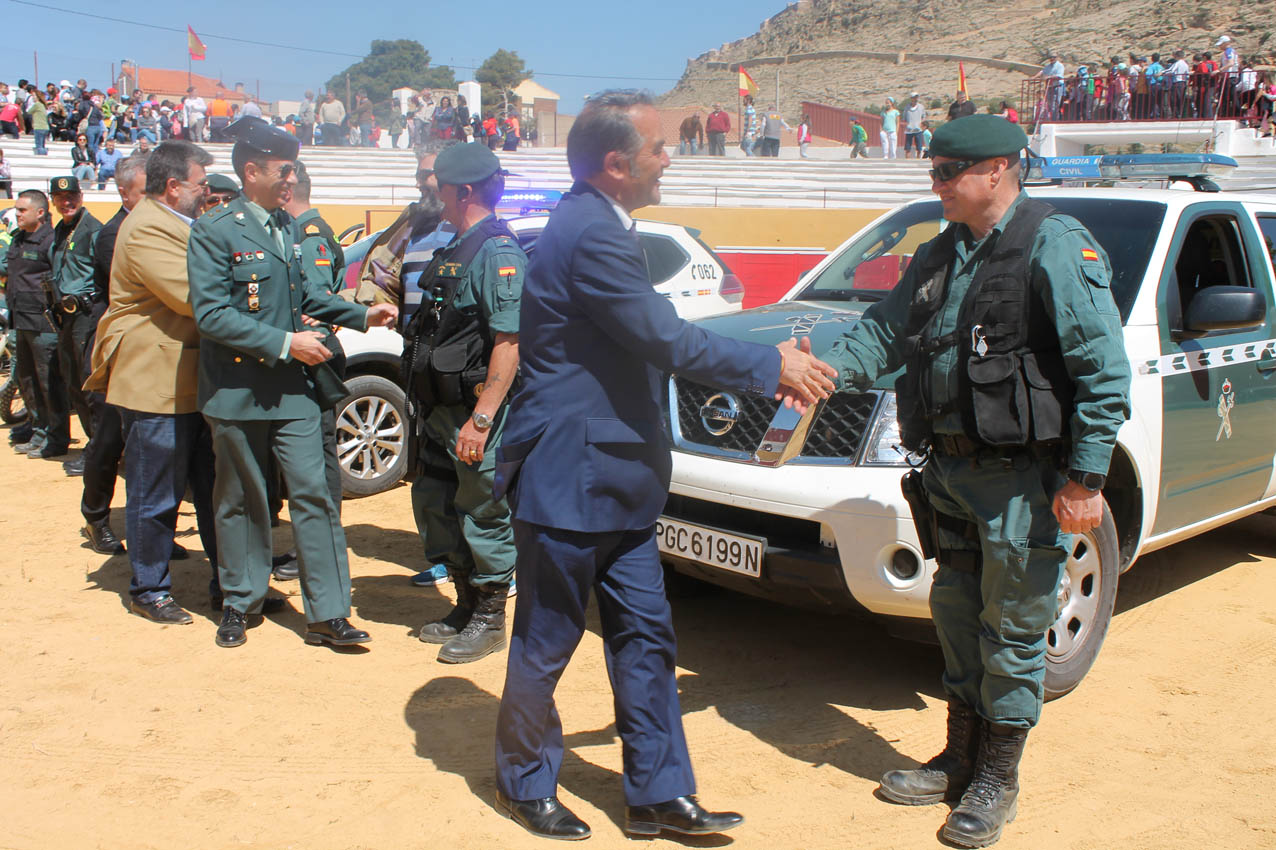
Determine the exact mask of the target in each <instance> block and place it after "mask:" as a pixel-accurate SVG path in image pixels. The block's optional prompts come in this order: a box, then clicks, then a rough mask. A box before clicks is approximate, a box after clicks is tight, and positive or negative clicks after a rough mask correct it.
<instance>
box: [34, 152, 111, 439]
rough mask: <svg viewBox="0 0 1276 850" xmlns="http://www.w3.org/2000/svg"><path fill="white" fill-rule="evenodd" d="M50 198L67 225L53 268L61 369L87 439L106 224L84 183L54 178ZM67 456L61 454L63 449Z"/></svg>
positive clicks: (53, 251)
mask: <svg viewBox="0 0 1276 850" xmlns="http://www.w3.org/2000/svg"><path fill="white" fill-rule="evenodd" d="M49 196H50V200H51V201H52V202H53V206H54V207H55V208H56V209H57V211H58V213H59V214H60V215H61V216H62V220H61V221H59V222H58V223H57V226H55V227H54V228H53V246H52V247H51V248H50V251H49V264H50V266H51V267H52V271H53V288H54V291H55V292H56V293H57V296H58V303H57V309H58V310H59V311H60V312H61V313H62V320H61V321H62V327H61V329H60V330H59V331H58V366H59V368H61V370H62V381H63V383H64V384H65V385H66V389H67V393H68V395H69V397H70V401H71V407H72V408H74V410H75V412H76V413H77V414H78V415H79V417H80V426H81V427H82V428H83V429H84V433H85V434H87V435H89V436H92V435H93V410H92V407H91V405H90V403H89V397H88V394H87V393H85V392H84V379H85V378H86V377H88V376H87V375H85V374H83V371H84V362H85V354H86V353H87V352H88V351H89V350H91V348H92V344H93V332H94V330H96V329H97V320H98V318H100V317H101V315H102V303H103V300H104V296H103V294H102V293H101V292H100V291H99V290H98V288H97V287H96V286H94V283H93V279H94V271H93V255H94V251H95V248H96V245H97V235H98V232H99V231H100V230H101V229H102V222H100V221H98V220H97V219H96V218H94V217H93V213H91V212H89V211H88V210H86V209H85V208H84V194H83V193H82V192H81V191H80V181H79V180H77V179H76V178H74V177H54V178H53V179H52V180H51V181H49ZM59 448H60V449H61V451H58V449H59ZM66 448H67V447H66V446H65V445H61V446H60V445H58V444H57V443H54V442H53V441H50V442H49V445H47V446H45V447H44V449H42V450H41V451H40V452H38V453H35V454H33V455H32V457H54V456H55V455H61V454H66Z"/></svg>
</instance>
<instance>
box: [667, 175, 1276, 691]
mask: <svg viewBox="0 0 1276 850" xmlns="http://www.w3.org/2000/svg"><path fill="white" fill-rule="evenodd" d="M1075 163H1076V158H1073V168H1074V170H1075ZM1033 164H1034V167H1033V169H1031V170H1030V173H1029V175H1030V176H1029V179H1031V178H1032V177H1033V176H1045V177H1049V176H1051V171H1050V169H1051V168H1052V165H1051V163H1050V162H1049V161H1048V160H1034V161H1033ZM1234 166H1235V163H1234V162H1233V161H1232V160H1228V159H1226V158H1224V157H1218V156H1210V155H1205V156H1199V155H1198V156H1188V155H1178V156H1174V155H1167V156H1152V157H1093V158H1090V159H1088V160H1087V161H1086V163H1085V168H1086V169H1087V171H1086V173H1084V174H1083V175H1081V176H1089V177H1091V178H1095V179H1098V178H1104V179H1107V180H1108V181H1109V182H1110V183H1112V184H1113V185H1112V186H1111V187H1109V188H1088V187H1086V186H1080V187H1077V188H1065V187H1055V188H1040V189H1038V188H1033V187H1030V188H1029V192H1030V194H1031V195H1033V196H1034V197H1037V198H1041V199H1043V200H1046V201H1048V202H1049V203H1051V204H1053V205H1054V206H1055V207H1057V208H1058V209H1059V210H1061V211H1062V212H1064V213H1067V214H1068V215H1071V216H1074V217H1076V218H1077V219H1079V220H1080V221H1081V222H1082V223H1084V224H1085V225H1086V226H1087V227H1089V229H1090V230H1091V232H1093V233H1094V235H1095V237H1096V238H1097V239H1098V240H1099V242H1100V243H1101V244H1102V245H1103V247H1104V249H1105V250H1106V251H1107V253H1108V255H1109V257H1110V258H1111V261H1112V267H1113V280H1112V292H1113V295H1114V296H1115V299H1116V302H1117V305H1118V306H1119V307H1120V310H1121V317H1122V320H1123V325H1124V334H1125V346H1126V350H1127V351H1128V353H1129V357H1130V363H1131V367H1132V372H1133V383H1132V387H1131V402H1132V415H1131V418H1130V420H1129V421H1128V422H1126V423H1125V425H1124V426H1123V427H1122V428H1121V430H1120V433H1119V434H1118V438H1117V448H1116V452H1115V454H1114V457H1113V461H1112V467H1111V470H1110V473H1109V475H1108V480H1107V486H1106V487H1105V488H1104V497H1105V499H1106V502H1107V510H1106V511H1105V516H1104V520H1103V523H1102V524H1101V525H1100V526H1099V528H1098V529H1096V530H1095V531H1094V532H1093V533H1090V534H1085V535H1078V536H1076V537H1075V538H1074V543H1073V549H1072V552H1071V557H1070V558H1069V560H1068V563H1067V568H1066V571H1065V576H1064V579H1063V582H1062V585H1061V587H1060V590H1059V609H1058V619H1057V620H1056V621H1055V623H1054V625H1053V626H1052V627H1051V629H1050V632H1049V635H1048V665H1047V674H1046V689H1047V694H1048V696H1060V695H1062V694H1065V693H1067V692H1068V691H1070V690H1071V689H1072V688H1074V687H1075V686H1076V685H1077V683H1078V682H1080V680H1081V678H1082V677H1083V676H1084V675H1085V674H1086V672H1087V671H1088V670H1089V669H1090V666H1091V664H1092V663H1093V662H1094V659H1095V657H1096V656H1097V654H1098V652H1099V648H1100V646H1101V645H1102V642H1103V638H1104V635H1105V634H1106V631H1107V628H1108V623H1109V620H1110V618H1111V616H1112V610H1113V605H1114V602H1115V597H1116V589H1117V581H1118V577H1119V575H1120V574H1121V573H1122V572H1123V571H1124V570H1127V569H1129V568H1130V566H1131V565H1132V564H1133V563H1134V562H1135V560H1136V559H1137V558H1138V557H1139V556H1140V555H1142V554H1144V553H1147V552H1151V551H1154V550H1156V549H1159V548H1161V547H1164V546H1168V545H1169V544H1171V543H1175V542H1177V541H1179V540H1183V539H1185V538H1187V537H1191V536H1192V535H1195V534H1199V533H1201V532H1203V531H1207V530H1209V529H1211V528H1214V527H1216V526H1219V525H1222V524H1224V523H1227V522H1230V521H1232V520H1234V519H1237V518H1239V517H1243V516H1245V515H1247V514H1251V513H1255V512H1257V511H1260V510H1263V509H1265V508H1268V507H1271V506H1273V505H1276V474H1274V473H1276V296H1274V293H1273V253H1274V252H1276V247H1274V246H1276V196H1270V195H1269V196H1265V197H1264V196H1258V195H1252V194H1239V193H1238V194H1227V193H1220V192H1217V191H1212V190H1213V189H1214V186H1213V184H1212V183H1211V182H1210V180H1209V176H1210V175H1211V174H1225V173H1227V172H1228V171H1230V170H1231V168H1233V167H1234ZM1160 175H1165V176H1169V175H1175V176H1176V177H1180V178H1186V182H1187V183H1188V184H1189V185H1190V186H1191V187H1192V188H1195V189H1197V191H1191V190H1190V189H1189V190H1188V191H1183V190H1177V189H1171V188H1146V187H1134V186H1132V185H1129V184H1128V183H1124V182H1123V181H1122V180H1121V179H1119V178H1127V177H1129V178H1142V179H1144V180H1145V181H1146V180H1149V179H1154V178H1156V177H1158V176H1160ZM1167 183H1168V181H1158V183H1157V186H1158V187H1159V186H1164V185H1167ZM1169 185H1180V183H1178V182H1175V183H1172V184H1169ZM943 226H945V222H944V221H943V220H942V218H941V209H940V204H939V202H938V201H935V200H923V201H915V202H913V203H910V204H907V205H905V206H903V207H900V208H899V209H896V210H894V211H893V212H890V213H888V214H887V215H885V216H883V217H881V218H880V219H878V220H877V221H875V222H873V223H872V224H871V225H869V226H868V227H867V228H866V229H864V230H862V231H861V232H859V233H857V234H856V235H855V236H853V237H852V238H851V239H849V240H848V241H847V242H846V243H844V244H843V245H842V246H841V247H840V248H838V249H837V250H836V251H835V252H834V253H833V254H831V255H830V256H829V257H828V258H826V259H825V260H824V261H823V262H822V263H820V264H819V265H818V266H816V267H815V268H814V269H812V270H811V272H810V273H808V274H807V275H806V276H804V277H803V279H802V280H801V281H800V282H799V283H798V285H797V286H795V287H794V288H793V290H792V291H790V292H789V293H788V294H787V295H785V297H784V299H783V300H782V301H781V302H779V303H776V304H773V305H769V306H766V307H760V308H757V309H753V310H747V311H744V312H741V313H735V314H732V315H728V316H721V317H716V318H710V319H705V320H703V321H701V322H699V324H700V325H701V326H703V327H706V328H709V329H711V330H714V331H717V332H719V333H723V334H725V335H727V336H732V337H735V338H738V339H747V340H752V341H756V342H762V343H768V344H774V343H777V342H780V341H781V340H784V339H787V338H788V337H790V336H799V337H801V336H808V337H810V338H811V343H812V348H813V350H814V351H815V352H816V353H817V354H818V353H819V352H822V351H825V350H827V349H828V348H829V346H831V345H832V343H833V342H834V340H835V339H836V338H837V337H838V336H839V335H840V334H841V333H843V332H844V331H845V330H847V329H848V328H849V327H851V326H852V325H854V324H855V322H857V321H858V320H859V318H860V316H861V315H862V314H863V311H864V310H865V309H866V308H867V307H868V306H869V305H870V304H871V303H873V302H874V301H876V300H878V299H880V298H881V297H882V295H883V294H884V292H885V291H886V290H888V289H890V288H891V287H893V286H894V285H896V284H897V283H898V282H899V280H900V277H901V276H902V274H903V270H904V269H905V268H906V267H907V265H908V261H909V259H910V257H911V255H912V253H913V252H914V250H915V249H916V247H917V246H918V245H919V244H920V243H922V242H924V241H926V240H928V239H930V238H932V237H934V236H935V235H936V234H937V233H939V231H940V229H941V228H942V227H943ZM894 377H895V376H894V375H892V376H889V377H888V378H886V379H883V380H881V381H880V382H879V383H878V384H877V385H876V386H875V387H873V388H872V389H871V390H870V391H868V392H864V393H855V392H850V393H838V394H836V395H834V396H833V397H832V398H831V399H830V400H829V402H828V403H827V404H826V405H825V407H824V408H823V410H822V411H821V412H820V413H819V415H818V418H817V419H816V420H815V421H814V423H813V424H812V425H811V427H810V431H809V434H808V437H807V441H806V443H805V446H804V447H803V448H802V451H801V453H800V455H798V456H797V457H795V458H794V459H792V460H790V461H789V462H788V463H786V464H784V465H781V466H775V465H774V464H773V463H771V462H770V461H769V460H768V459H767V458H766V457H765V455H766V454H767V452H766V451H762V450H760V447H761V449H770V448H772V447H771V446H769V445H767V439H768V435H767V432H768V430H769V429H771V428H772V427H775V426H774V425H773V422H772V420H773V417H775V416H777V407H778V403H777V402H775V401H773V400H771V399H769V398H763V397H760V396H747V395H739V394H734V393H729V392H722V391H720V390H718V389H715V388H712V387H708V386H703V385H700V384H697V383H695V382H693V381H690V380H687V379H685V378H682V377H679V376H676V375H675V376H672V377H671V378H670V380H669V384H668V413H669V418H668V425H669V432H670V437H671V438H672V440H673V444H674V449H675V451H674V466H673V483H672V487H671V493H670V496H669V500H668V504H667V506H666V508H665V513H664V516H663V517H662V518H661V521H660V526H659V528H658V531H659V545H660V548H661V552H662V555H663V557H664V559H665V560H666V563H668V564H669V565H670V566H672V567H673V568H674V569H676V570H677V571H679V572H681V573H684V574H687V575H691V576H694V577H697V578H700V579H703V580H707V581H709V582H712V583H715V584H719V585H723V586H726V587H730V588H734V589H736V590H740V591H743V592H746V593H751V594H754V595H758V596H763V597H767V598H771V599H775V600H777V601H784V602H790V603H795V604H806V605H816V606H823V607H826V608H832V609H840V610H847V611H858V612H861V613H868V614H870V615H875V616H880V617H883V618H887V622H888V625H892V626H894V627H895V628H896V629H897V630H898V631H899V633H901V634H916V633H917V630H916V629H914V628H912V627H915V626H918V625H922V626H928V622H927V621H928V619H929V616H930V615H929V608H928V603H927V597H928V594H929V590H930V583H931V578H932V576H933V574H934V570H935V564H934V562H933V561H924V560H923V559H922V557H921V554H920V550H919V546H918V543H917V537H916V534H915V532H914V529H913V523H912V518H911V516H910V514H909V511H908V505H907V503H906V502H905V501H904V499H903V496H902V494H901V492H900V477H901V475H902V474H903V473H904V472H905V471H906V469H907V460H908V459H907V458H905V457H904V455H902V454H901V450H900V449H899V448H898V447H897V444H898V442H899V437H898V430H897V424H896V417H895V397H894V393H893V391H892V387H893V385H894ZM778 415H780V416H783V415H784V414H783V412H782V411H780V412H779V413H778ZM777 421H778V420H777ZM773 436H774V435H772V437H773Z"/></svg>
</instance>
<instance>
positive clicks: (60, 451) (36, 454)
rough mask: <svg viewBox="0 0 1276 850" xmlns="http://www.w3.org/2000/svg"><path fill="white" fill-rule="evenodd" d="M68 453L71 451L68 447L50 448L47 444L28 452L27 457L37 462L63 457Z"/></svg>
mask: <svg viewBox="0 0 1276 850" xmlns="http://www.w3.org/2000/svg"><path fill="white" fill-rule="evenodd" d="M67 451H69V450H68V449H67V447H66V446H50V445H47V444H46V445H43V446H40V447H39V448H34V449H31V451H29V452H27V457H33V458H35V459H36V460H48V459H49V458H51V457H62V455H64V454H66V453H67Z"/></svg>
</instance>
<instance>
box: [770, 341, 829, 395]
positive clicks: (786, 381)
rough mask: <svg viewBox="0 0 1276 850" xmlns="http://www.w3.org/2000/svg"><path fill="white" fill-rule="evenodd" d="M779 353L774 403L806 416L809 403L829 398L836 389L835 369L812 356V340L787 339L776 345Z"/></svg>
mask: <svg viewBox="0 0 1276 850" xmlns="http://www.w3.org/2000/svg"><path fill="white" fill-rule="evenodd" d="M776 348H778V349H779V350H780V388H779V390H777V391H776V393H775V398H776V400H777V401H783V402H784V406H785V407H791V408H793V409H795V410H796V411H797V412H798V413H805V412H806V406H807V405H808V404H814V403H815V402H817V401H819V400H820V399H825V398H828V397H829V395H830V394H831V393H832V392H833V390H834V389H836V387H835V386H834V384H833V380H832V379H833V378H836V377H837V370H836V369H834V368H833V367H832V366H830V365H829V364H827V363H825V362H824V361H823V360H820V359H819V358H818V357H816V356H814V355H813V354H811V338H810V337H802V342H801V344H799V343H798V341H797V339H789V340H788V341H786V342H782V343H780V344H779V345H777V346H776Z"/></svg>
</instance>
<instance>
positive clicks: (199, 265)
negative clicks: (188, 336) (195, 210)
mask: <svg viewBox="0 0 1276 850" xmlns="http://www.w3.org/2000/svg"><path fill="white" fill-rule="evenodd" d="M219 221H220V216H211V217H210V216H205V217H203V218H201V219H199V220H198V221H196V222H195V226H194V227H193V228H192V229H191V240H190V245H189V248H188V249H187V252H186V273H187V277H188V278H189V279H190V301H191V310H192V312H193V313H194V314H195V326H196V327H197V328H199V332H200V335H201V336H205V337H207V338H208V339H210V340H212V341H213V342H219V343H221V344H222V345H226V346H230V347H231V348H234V349H236V350H238V351H242V352H244V353H245V354H250V355H252V356H253V357H256V358H258V359H260V360H263V361H265V362H266V363H267V364H269V365H272V366H273V365H274V364H275V363H277V362H278V361H279V357H280V354H281V353H282V352H283V348H284V342H285V340H286V339H287V331H284V330H283V329H281V328H276V327H271V326H270V325H267V324H265V323H263V322H259V321H257V320H256V319H253V318H251V317H249V316H246V315H244V314H243V313H241V312H240V311H239V310H238V309H237V308H236V307H235V306H234V304H233V303H232V294H233V292H234V286H235V282H234V278H233V276H232V273H231V267H230V262H229V260H230V255H231V248H230V243H229V242H228V241H227V239H226V238H225V237H224V236H223V235H222V234H221V233H220V230H221V228H223V227H225V226H226V225H224V224H223V225H219V224H218V222H219Z"/></svg>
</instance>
